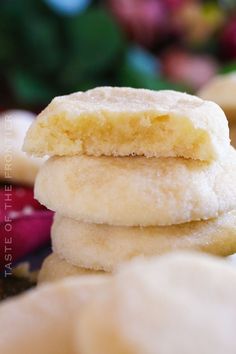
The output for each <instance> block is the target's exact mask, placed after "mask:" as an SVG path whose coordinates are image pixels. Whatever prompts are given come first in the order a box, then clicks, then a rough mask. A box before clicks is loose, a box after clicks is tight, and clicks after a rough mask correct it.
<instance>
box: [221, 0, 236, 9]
mask: <svg viewBox="0 0 236 354" xmlns="http://www.w3.org/2000/svg"><path fill="white" fill-rule="evenodd" d="M219 3H220V6H222V7H223V8H224V9H226V10H233V9H236V1H235V0H219Z"/></svg>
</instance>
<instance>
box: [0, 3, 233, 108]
mask: <svg viewBox="0 0 236 354" xmlns="http://www.w3.org/2000/svg"><path fill="white" fill-rule="evenodd" d="M234 70H236V0H212V1H210V0H209V1H200V0H103V1H102V0H100V1H98V0H1V1H0V82H1V90H0V109H1V110H2V111H3V110H5V109H9V108H14V109H15V108H24V109H29V110H32V111H35V112H38V111H40V110H41V109H42V108H43V107H44V106H45V105H46V104H47V103H48V102H49V101H50V100H51V99H52V98H53V97H54V96H57V95H63V94H68V93H71V92H74V91H78V90H86V89H89V88H92V87H94V86H99V85H118V86H133V87H146V88H151V89H163V88H164V89H165V88H171V89H172V88H173V89H178V90H184V91H188V92H193V93H194V92H196V91H197V90H198V89H199V88H200V87H201V86H203V85H204V84H205V83H206V82H207V81H208V80H210V79H211V78H212V77H214V76H215V75H216V74H218V73H226V72H230V71H234Z"/></svg>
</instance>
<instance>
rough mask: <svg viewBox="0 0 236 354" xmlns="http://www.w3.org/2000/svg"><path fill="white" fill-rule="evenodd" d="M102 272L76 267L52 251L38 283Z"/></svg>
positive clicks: (40, 273)
mask: <svg viewBox="0 0 236 354" xmlns="http://www.w3.org/2000/svg"><path fill="white" fill-rule="evenodd" d="M72 247H73V246H72ZM100 273H101V274H102V272H98V271H95V270H92V269H86V268H82V267H76V266H74V265H72V264H70V263H68V262H67V261H65V260H64V259H62V258H60V257H59V256H58V255H57V254H56V253H51V254H50V255H49V256H48V257H47V258H45V260H44V262H43V265H42V267H41V269H40V272H39V275H38V284H42V283H46V282H54V281H58V280H60V279H63V278H66V277H70V276H79V275H87V276H88V275H97V274H100Z"/></svg>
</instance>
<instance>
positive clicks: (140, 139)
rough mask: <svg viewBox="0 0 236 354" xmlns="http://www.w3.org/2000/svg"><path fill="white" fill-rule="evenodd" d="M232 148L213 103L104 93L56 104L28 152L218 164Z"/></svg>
mask: <svg viewBox="0 0 236 354" xmlns="http://www.w3.org/2000/svg"><path fill="white" fill-rule="evenodd" d="M228 146H229V130H228V125H227V120H226V118H225V115H224V113H223V111H222V110H221V109H220V107H219V106H217V105H216V104H215V103H213V102H207V101H203V100H202V99H200V98H198V97H195V96H191V95H188V94H185V93H181V92H176V91H167V90H165V91H151V90H144V89H133V88H124V87H123V88H119V87H98V88H95V89H93V90H89V91H87V92H77V93H73V94H71V95H68V96H62V97H56V98H54V99H53V101H52V102H51V103H50V104H49V106H48V107H47V108H46V109H45V110H44V111H43V112H42V113H41V114H40V115H39V116H38V118H37V120H36V122H35V123H34V124H32V126H31V127H30V129H29V131H28V133H27V136H26V139H25V143H24V150H25V151H26V152H28V153H30V154H32V155H35V156H44V155H62V156H64V155H79V154H88V155H93V156H100V155H108V156H110V155H112V156H129V155H144V156H147V157H153V156H155V157H175V156H181V157H186V158H192V159H200V160H212V159H217V158H218V157H219V155H221V154H223V153H224V150H225V148H228Z"/></svg>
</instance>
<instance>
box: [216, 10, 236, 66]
mask: <svg viewBox="0 0 236 354" xmlns="http://www.w3.org/2000/svg"><path fill="white" fill-rule="evenodd" d="M220 42H221V54H222V56H223V57H224V58H226V59H236V16H235V17H233V18H232V19H231V20H230V21H229V22H228V23H227V24H226V25H225V28H224V29H223V33H222V35H221V40H220Z"/></svg>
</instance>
